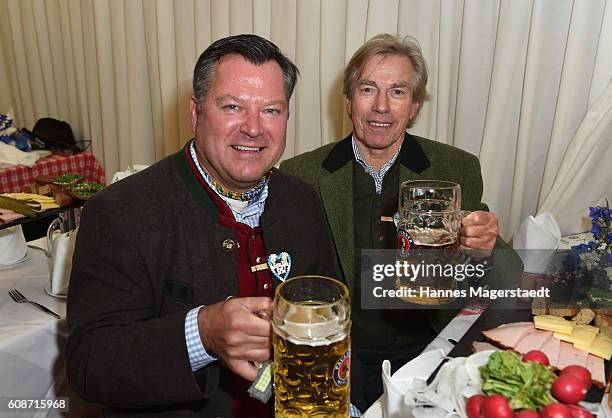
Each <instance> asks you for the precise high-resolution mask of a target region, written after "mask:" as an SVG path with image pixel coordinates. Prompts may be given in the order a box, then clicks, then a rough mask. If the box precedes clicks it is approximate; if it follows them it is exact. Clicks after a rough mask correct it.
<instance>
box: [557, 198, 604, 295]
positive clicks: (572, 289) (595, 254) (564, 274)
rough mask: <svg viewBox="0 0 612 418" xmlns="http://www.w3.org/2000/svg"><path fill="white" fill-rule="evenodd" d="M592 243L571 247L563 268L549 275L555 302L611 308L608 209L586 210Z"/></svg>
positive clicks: (593, 208)
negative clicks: (559, 300)
mask: <svg viewBox="0 0 612 418" xmlns="http://www.w3.org/2000/svg"><path fill="white" fill-rule="evenodd" d="M589 217H590V218H591V234H593V239H592V240H591V241H589V242H588V243H586V244H579V245H575V246H573V247H572V248H571V250H570V251H569V253H568V254H567V256H566V257H565V258H564V261H563V267H562V268H561V269H557V270H556V271H554V272H553V273H552V284H553V294H556V295H554V296H556V297H554V296H553V297H554V298H555V299H564V300H568V301H569V300H573V301H580V300H582V303H579V304H580V305H584V304H585V301H586V302H587V304H588V305H590V306H591V307H612V209H610V206H609V204H608V202H607V201H606V206H605V207H604V206H596V207H591V208H589Z"/></svg>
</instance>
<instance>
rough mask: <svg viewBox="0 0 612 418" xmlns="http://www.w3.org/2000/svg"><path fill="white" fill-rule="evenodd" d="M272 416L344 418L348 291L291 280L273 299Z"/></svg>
mask: <svg viewBox="0 0 612 418" xmlns="http://www.w3.org/2000/svg"><path fill="white" fill-rule="evenodd" d="M272 326H273V329H274V334H273V337H272V338H273V346H274V394H275V412H276V415H275V416H276V417H277V418H278V417H348V416H349V405H350V403H349V393H350V382H349V367H350V346H351V340H350V327H351V315H350V303H349V293H348V289H347V288H346V286H345V285H344V284H342V283H340V282H339V281H337V280H334V279H331V278H328V277H322V276H300V277H294V278H292V279H289V280H287V281H285V282H284V283H282V284H281V285H280V286H278V287H277V289H276V293H275V296H274V313H273V321H272Z"/></svg>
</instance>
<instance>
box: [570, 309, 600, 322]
mask: <svg viewBox="0 0 612 418" xmlns="http://www.w3.org/2000/svg"><path fill="white" fill-rule="evenodd" d="M593 319H595V312H594V311H593V310H592V309H580V312H578V314H577V315H576V316H575V317H574V321H576V324H577V325H588V324H590V323H591V321H593Z"/></svg>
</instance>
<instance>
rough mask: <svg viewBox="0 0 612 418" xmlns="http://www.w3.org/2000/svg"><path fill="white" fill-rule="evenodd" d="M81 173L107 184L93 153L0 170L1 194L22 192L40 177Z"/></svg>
mask: <svg viewBox="0 0 612 418" xmlns="http://www.w3.org/2000/svg"><path fill="white" fill-rule="evenodd" d="M67 172H70V173H79V174H80V175H82V176H83V177H85V180H87V181H94V182H96V183H102V184H105V182H106V179H105V177H104V170H103V169H102V167H101V166H100V164H99V163H98V160H96V157H94V155H93V154H92V153H91V152H81V153H79V154H75V155H69V156H63V155H57V154H53V155H51V156H49V157H46V158H41V159H40V160H38V161H37V162H36V164H34V166H33V167H26V166H23V165H16V166H11V167H6V168H2V169H0V193H9V192H20V191H22V190H23V189H24V187H25V186H27V185H28V184H32V183H35V182H36V177H38V176H60V175H62V174H64V173H67Z"/></svg>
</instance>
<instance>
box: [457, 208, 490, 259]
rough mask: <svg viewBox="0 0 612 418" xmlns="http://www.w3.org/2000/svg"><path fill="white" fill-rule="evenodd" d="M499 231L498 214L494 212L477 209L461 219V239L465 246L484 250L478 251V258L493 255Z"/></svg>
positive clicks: (462, 244)
mask: <svg viewBox="0 0 612 418" xmlns="http://www.w3.org/2000/svg"><path fill="white" fill-rule="evenodd" d="M498 233H499V224H498V221H497V215H496V214H495V213H493V212H485V211H476V212H471V213H470V214H468V215H466V216H465V217H464V218H463V220H462V221H461V236H460V237H459V240H460V243H461V246H462V247H464V248H471V249H477V250H483V251H482V252H479V253H478V254H479V256H480V257H478V258H484V257H488V256H490V255H491V251H492V250H493V248H494V247H495V241H496V239H497V234H498Z"/></svg>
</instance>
